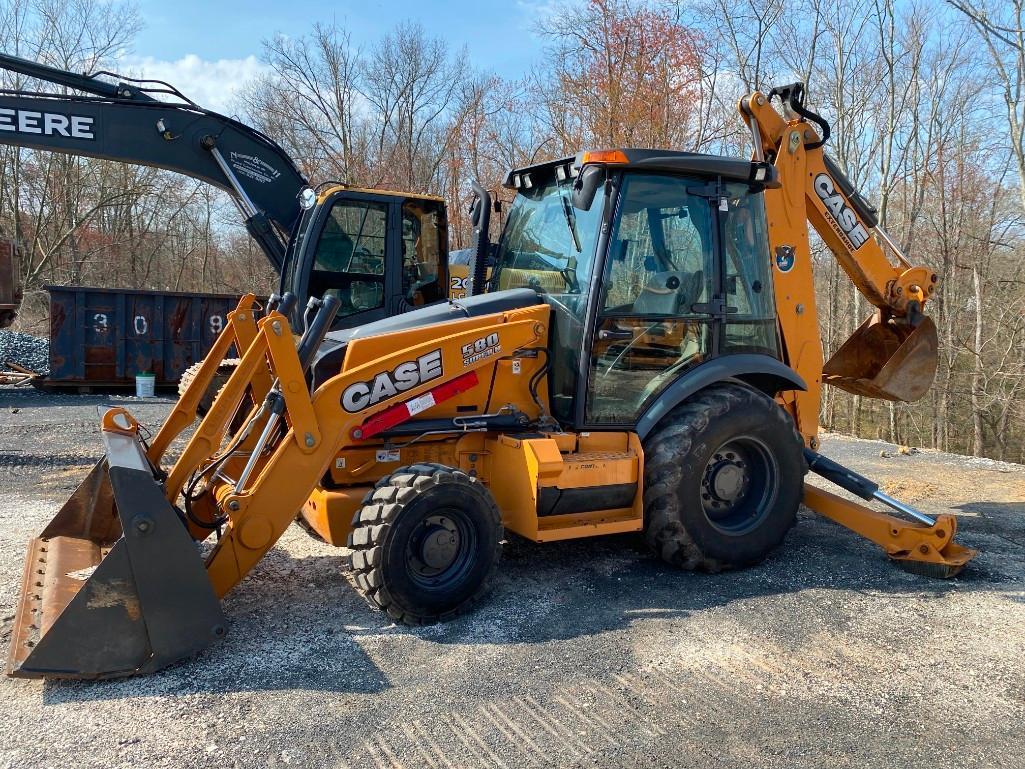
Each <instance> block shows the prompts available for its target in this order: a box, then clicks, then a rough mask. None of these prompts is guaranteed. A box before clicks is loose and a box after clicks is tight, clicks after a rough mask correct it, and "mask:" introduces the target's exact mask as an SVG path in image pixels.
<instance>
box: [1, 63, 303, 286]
mask: <svg viewBox="0 0 1025 769" xmlns="http://www.w3.org/2000/svg"><path fill="white" fill-rule="evenodd" d="M0 68H3V69H6V70H8V71H11V72H16V73H18V74H21V75H24V76H26V78H31V79H34V80H41V81H45V82H49V83H53V84H54V85H58V86H60V87H61V88H62V89H63V90H64V92H63V93H44V92H40V91H33V90H30V87H28V86H26V87H21V88H17V89H4V90H0V144H9V145H13V146H19V147H27V148H31V149H41V150H50V151H53V152H62V153H66V154H71V155H85V156H88V157H95V158H102V159H104V160H116V161H119V162H124V163H134V164H138V165H145V166H152V167H155V168H162V169H165V170H168V171H176V172H178V173H181V174H185V175H186V176H190V177H192V178H194V179H199V180H201V181H204V182H207V183H208V184H212V185H214V186H215V187H218V188H220V189H222V190H225V191H226V192H228V193H229V194H230V195H231V196H232V197H233V198H234V200H235V202H236V203H237V204H238V206H239V208H240V209H241V211H242V213H243V216H244V218H245V222H246V227H247V229H248V230H249V232H250V234H251V235H252V236H253V237H254V238H255V239H256V241H257V242H258V243H259V244H260V246H261V248H262V249H263V250H264V252H265V253H266V255H267V258H268V259H269V260H270V262H271V264H272V265H273V266H274V268H275V270H277V271H278V272H280V271H281V269H282V266H283V264H284V259H285V251H286V248H287V243H288V239H289V235H290V234H291V233H292V231H293V230H294V228H295V226H296V224H297V222H298V220H299V217H300V214H301V213H302V210H301V208H300V205H299V194H300V193H301V192H302V190H303V189H304V188H306V186H307V182H306V180H305V179H304V178H303V176H302V174H301V173H300V172H299V170H298V169H297V168H296V166H295V164H294V163H293V162H292V159H291V158H290V157H289V156H288V154H287V153H286V152H285V151H284V150H283V149H282V148H281V147H280V146H278V145H277V144H276V143H275V142H274V141H272V140H271V139H269V138H268V137H266V136H265V135H263V134H262V133H260V132H259V131H257V130H256V129H254V128H252V127H250V126H247V125H245V124H244V123H241V122H239V121H238V120H235V119H233V118H229V117H225V116H224V115H220V114H218V113H216V112H212V111H211V110H207V109H204V108H202V107H200V106H199V105H197V104H195V103H194V102H191V101H189V100H188V99H186V98H185V97H184V96H182V95H181V94H180V93H179V92H178V91H176V90H175V89H174V88H172V87H170V86H167V85H166V84H154V82H153V81H145V83H144V84H133V83H127V82H123V81H122V82H119V83H117V84H115V83H111V82H109V81H107V80H104V79H101V77H100V74H104V73H99V74H96V75H79V74H75V73H73V72H66V71H64V70H59V69H55V68H53V67H48V66H46V65H43V64H38V63H36V62H32V61H27V60H25V59H20V58H18V57H15V56H9V55H6V54H0ZM154 85H156V87H154ZM67 89H74V90H75V91H79V92H84V94H86V95H82V94H72V93H69V92H68V90H67ZM155 94H161V95H164V96H165V97H170V98H172V99H173V100H174V101H163V100H159V99H157V98H155Z"/></svg>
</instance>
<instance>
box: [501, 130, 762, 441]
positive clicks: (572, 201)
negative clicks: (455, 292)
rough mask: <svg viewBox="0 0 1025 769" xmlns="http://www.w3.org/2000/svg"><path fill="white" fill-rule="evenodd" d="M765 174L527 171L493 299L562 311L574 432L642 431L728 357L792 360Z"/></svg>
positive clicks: (558, 403)
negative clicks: (698, 373)
mask: <svg viewBox="0 0 1025 769" xmlns="http://www.w3.org/2000/svg"><path fill="white" fill-rule="evenodd" d="M774 184H776V182H775V176H774V169H773V168H772V166H771V165H768V164H765V163H752V162H750V161H748V160H741V159H733V158H721V157H715V156H709V155H700V154H694V153H687V152H670V151H664V150H638V149H627V150H612V151H603V152H583V153H580V154H578V155H577V156H575V157H568V158H563V159H560V160H556V161H552V162H548V163H543V164H539V165H534V166H530V167H528V168H522V169H517V170H514V171H512V172H510V173H509V175H508V176H507V178H506V181H505V186H506V187H507V188H510V189H514V190H515V191H516V198H515V200H514V201H513V204H512V206H511V208H510V210H509V214H508V218H507V220H506V224H505V227H504V229H503V231H502V236H501V239H500V240H499V243H498V247H497V256H496V263H497V264H496V269H495V273H494V275H493V277H492V281H491V288H492V290H500V291H501V290H505V289H512V288H522V287H529V288H533V289H534V290H535V291H537V292H538V293H539V294H541V295H542V297H543V298H544V299H545V301H546V302H547V303H548V304H549V305H550V306H551V308H552V316H553V319H552V328H551V330H550V335H551V340H550V341H551V348H552V354H551V370H550V378H549V386H550V402H551V406H552V410H553V412H554V416H555V417H556V418H557V419H558V420H559V421H560V422H561V423H562V424H564V425H567V426H574V427H577V428H582V427H599V428H600V427H602V426H609V427H620V428H621V427H622V426H624V425H631V424H636V423H637V421H638V420H639V419H640V417H641V416H642V415H643V414H644V412H645V410H646V409H647V408H649V406H650V405H651V404H652V403H653V401H654V400H655V398H657V396H658V395H659V394H661V393H662V392H663V391H664V390H665V389H666V387H668V386H669V385H670V384H672V383H673V382H675V381H677V380H678V379H679V378H680V377H681V376H683V375H684V374H686V373H688V372H690V371H691V370H692V369H695V368H696V367H698V366H700V365H701V364H703V363H705V362H707V361H710V360H712V359H715V358H719V357H721V356H724V355H729V354H734V353H755V354H759V355H765V356H769V357H771V358H773V359H776V360H778V359H779V357H780V352H779V350H780V345H779V340H778V333H777V324H776V315H775V308H774V304H773V293H772V276H771V272H770V265H771V259H770V254H769V240H768V228H767V225H766V219H765V209H764V206H763V201H762V194H761V192H762V190H763V189H764V188H765V187H766V186H770V185H774Z"/></svg>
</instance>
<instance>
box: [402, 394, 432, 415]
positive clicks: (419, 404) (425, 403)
mask: <svg viewBox="0 0 1025 769" xmlns="http://www.w3.org/2000/svg"><path fill="white" fill-rule="evenodd" d="M434 404H435V400H434V393H424V394H423V395H421V396H420V397H419V398H413V399H412V400H410V401H406V410H407V411H409V415H410V416H411V417H415V416H416V415H417V414H419V413H420V412H421V411H427V409H429V408H430V407H431V406H433V405H434Z"/></svg>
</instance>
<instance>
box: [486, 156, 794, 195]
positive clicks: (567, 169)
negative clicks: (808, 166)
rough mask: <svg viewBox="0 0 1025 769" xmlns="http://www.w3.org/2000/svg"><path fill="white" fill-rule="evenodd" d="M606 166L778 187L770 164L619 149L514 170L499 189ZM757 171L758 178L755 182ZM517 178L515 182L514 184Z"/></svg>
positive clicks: (774, 171) (569, 175) (731, 158)
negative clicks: (597, 166)
mask: <svg viewBox="0 0 1025 769" xmlns="http://www.w3.org/2000/svg"><path fill="white" fill-rule="evenodd" d="M592 163H594V164H601V165H608V166H612V167H615V168H619V169H624V170H631V171H632V170H643V171H661V172H664V173H673V174H696V175H699V176H721V177H722V178H723V179H726V180H729V181H739V182H745V183H749V184H757V185H759V186H765V187H775V186H778V181H777V179H776V169H775V168H774V167H773V166H772V165H771V164H770V163H758V162H755V161H752V160H748V159H745V158H734V157H724V156H722V155H705V154H703V153H700V152H681V151H677V150H660V149H638V148H621V149H615V150H600V151H597V152H591V151H581V152H578V153H577V154H576V155H573V156H570V157H564V158H559V159H558V160H549V161H546V162H544V163H536V164H534V165H530V166H525V167H523V168H516V169H513V170H512V171H510V172H509V173H508V174H507V175H506V177H505V182H504V183H503V186H504V187H506V188H508V189H513V190H517V189H520V188H521V187H525V186H530V185H527V184H524V179H526V178H528V177H529V176H530V175H532V174H537V175H538V176H548V175H549V174H550V173H556V174H559V178H560V179H564V178H571V177H575V176H577V175H578V174H579V173H580V169H581V168H583V166H585V165H590V164H592ZM759 170H761V178H759V173H758V172H759ZM517 178H518V179H519V182H518V183H517Z"/></svg>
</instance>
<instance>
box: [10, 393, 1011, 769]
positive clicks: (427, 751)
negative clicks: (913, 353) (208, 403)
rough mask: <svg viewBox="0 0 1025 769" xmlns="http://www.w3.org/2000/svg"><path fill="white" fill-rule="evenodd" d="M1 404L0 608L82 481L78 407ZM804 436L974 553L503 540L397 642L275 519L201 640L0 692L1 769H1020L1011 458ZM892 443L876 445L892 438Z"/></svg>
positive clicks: (84, 405) (151, 412) (335, 573)
mask: <svg viewBox="0 0 1025 769" xmlns="http://www.w3.org/2000/svg"><path fill="white" fill-rule="evenodd" d="M110 402H116V403H125V404H128V405H129V408H130V409H132V410H133V412H135V413H136V414H137V415H138V416H139V417H140V419H141V421H143V422H144V423H148V424H152V425H156V423H157V422H158V421H159V419H160V418H161V416H162V415H163V414H165V413H166V411H167V408H168V403H169V401H166V400H162V399H154V400H149V401H145V402H143V401H138V400H135V399H132V398H121V397H118V398H113V399H111V398H103V397H99V396H72V395H48V394H42V393H35V392H25V391H13V390H10V389H2V390H0V425H2V431H3V436H4V439H3V444H2V446H0V495H2V496H3V497H4V498H5V500H6V504H5V505H4V506H3V507H2V508H0V615H2V618H3V624H2V635H3V641H2V644H0V645H2V646H4V647H6V644H7V639H8V638H9V635H10V629H11V623H12V620H13V614H14V606H15V601H16V597H17V593H18V589H19V581H20V579H21V569H22V559H23V553H24V545H25V542H26V540H28V539H29V538H30V537H31V536H32V535H33V534H34V533H35V532H37V531H38V530H39V529H40V527H41V526H42V525H43V524H44V523H45V522H47V521H48V520H49V519H50V518H51V517H52V515H53V514H54V512H55V511H56V509H57V506H58V505H59V504H60V503H61V502H62V501H63V500H64V499H65V498H66V497H67V496H68V494H69V493H70V492H71V491H72V489H73V488H74V486H75V485H76V483H77V482H78V480H79V479H80V478H81V477H82V476H84V475H85V473H86V471H87V469H88V468H89V466H90V465H91V463H92V461H93V460H94V459H95V457H96V450H97V446H98V444H99V439H98V435H97V428H96V425H97V418H96V409H97V407H99V406H100V405H101V404H102V403H110ZM884 447H885V445H884V444H880V443H877V442H872V441H860V440H855V439H850V438H843V437H839V436H827V438H826V440H825V441H824V451H825V453H827V454H828V455H829V456H832V457H834V458H835V459H837V460H839V461H841V462H845V463H848V464H850V465H851V466H852V467H854V468H855V469H858V470H860V471H861V472H863V473H865V474H866V475H869V476H872V477H875V478H877V479H879V480H881V481H883V482H885V487H886V488H887V489H888V490H889V491H890V492H891V493H895V494H899V495H900V496H901V497H902V498H903V499H905V500H908V501H911V502H913V503H915V504H917V505H918V506H919V507H921V508H922V509H924V510H926V511H928V512H931V513H939V512H944V511H946V512H952V513H955V514H957V515H958V516H959V519H960V522H961V532H960V535H959V539H960V541H961V542H962V543H963V544H966V545H969V546H972V547H977V548H979V549H980V550H981V551H982V555H980V556H979V558H978V559H976V561H974V562H973V564H972V565H971V566H970V567H969V569H967V570H966V571H965V572H963V574H962V575H961V576H960V577H959V578H958V579H956V580H952V581H947V582H940V581H930V580H927V579H924V578H921V577H916V576H912V575H910V574H907V573H905V572H903V571H900V570H899V569H897V568H895V567H894V566H893V565H892V564H890V563H888V562H887V561H886V560H885V559H884V558H883V557H882V555H881V554H880V552H879V551H878V550H877V549H876V548H874V547H873V546H871V545H870V544H868V543H866V542H864V541H860V540H858V539H857V538H856V537H854V536H853V535H850V534H848V533H846V532H845V531H844V530H842V529H840V528H839V527H837V526H835V525H833V524H831V523H829V522H827V521H824V520H822V519H819V518H817V517H815V516H813V515H812V514H810V513H807V512H805V513H804V514H802V517H801V520H800V521H799V524H798V526H797V527H796V528H795V529H794V531H793V532H792V533H791V535H790V536H789V537H788V539H787V541H786V542H785V544H784V545H783V547H782V548H781V549H780V550H779V551H777V552H776V553H775V554H774V555H773V556H772V557H771V558H770V559H769V560H768V561H766V562H765V563H764V564H762V565H761V566H759V567H757V568H753V569H748V570H745V571H742V572H737V573H728V574H720V575H715V576H710V575H702V574H687V573H680V572H677V571H673V570H671V569H668V568H666V567H664V566H662V565H661V564H660V563H659V562H658V561H656V560H654V559H653V558H651V557H649V556H648V555H647V554H645V553H644V552H643V550H642V549H640V548H639V547H638V546H637V541H636V538H634V537H630V536H623V537H608V538H600V539H592V540H584V541H577V542H569V543H563V544H552V545H545V546H540V545H531V544H528V543H525V542H521V541H518V540H513V541H511V542H510V543H509V544H508V546H507V547H506V552H505V555H504V558H503V565H502V569H501V577H500V579H499V580H498V582H497V585H496V588H495V591H494V593H493V595H492V596H491V597H490V599H489V600H487V601H486V602H485V603H484V604H483V606H481V608H480V609H479V610H478V611H477V612H476V613H474V614H473V615H471V616H468V617H464V618H462V619H460V620H458V621H456V622H453V623H450V624H446V625H441V626H434V627H428V628H418V629H410V628H406V627H396V626H395V625H393V624H391V623H390V622H389V621H388V620H387V618H386V617H385V616H384V615H382V614H379V613H375V612H373V611H371V610H370V609H369V608H368V607H367V606H366V605H365V604H364V603H363V602H362V601H361V600H360V599H359V598H358V597H357V596H356V595H355V594H354V593H353V592H352V591H351V590H350V589H349V588H348V586H347V585H346V582H345V580H344V579H343V577H342V575H341V572H342V568H343V567H342V557H341V551H339V550H335V549H333V548H331V547H329V546H327V545H324V544H321V543H319V542H316V541H314V540H313V539H311V538H309V537H308V536H307V535H306V534H305V533H304V532H303V531H301V530H300V529H299V528H298V527H292V528H291V529H290V530H289V531H288V532H287V533H286V534H285V536H284V537H283V538H282V540H281V542H280V543H279V545H278V546H277V547H276V548H274V550H273V551H272V552H271V553H270V555H269V556H268V557H267V558H265V559H264V560H263V561H262V562H261V563H260V564H259V565H258V567H257V568H256V569H255V571H254V573H253V574H251V575H250V576H249V577H248V578H247V579H246V580H245V581H244V582H243V584H242V585H241V586H240V587H238V588H236V590H235V591H234V592H232V593H231V594H230V595H229V596H228V598H227V599H226V600H225V602H224V605H225V610H226V613H227V616H228V619H229V623H230V632H229V635H228V637H227V639H226V640H225V641H224V642H223V643H222V644H220V645H219V646H216V647H213V648H211V649H209V650H207V651H206V652H204V653H203V654H201V655H200V656H199V657H197V658H196V659H194V660H191V661H189V662H185V663H182V664H178V665H176V666H173V667H172V668H170V669H168V670H165V671H163V672H161V673H159V674H157V675H154V676H151V677H148V678H140V679H130V680H122V681H114V682H106V683H83V682H70V683H68V682H65V683H60V682H54V683H43V682H39V681H22V680H14V679H9V678H6V677H4V678H3V679H2V680H0V699H2V701H3V702H4V703H5V705H4V707H3V708H0V734H3V735H4V738H3V740H0V767H19V769H20V768H21V767H44V766H53V767H59V766H74V767H92V766H96V767H105V769H109V768H110V767H118V766H136V765H138V766H146V767H176V768H181V767H200V766H209V765H212V764H215V763H216V764H218V765H220V766H226V767H270V766H286V765H288V766H302V767H314V766H317V767H319V766H330V767H439V768H447V769H451V768H452V767H476V766H489V767H492V766H493V767H504V768H506V769H514V768H515V769H519V768H520V767H549V766H553V767H554V766H558V767H577V766H613V767H618V766H622V767H635V766H644V767H647V766H688V767H741V766H744V767H747V766H750V767H759V768H763V767H831V768H832V767H918V766H921V767H930V768H932V767H965V766H970V767H984V766H985V767H988V766H992V767H998V766H999V767H1017V766H1025V731H1023V728H1022V721H1023V718H1025V669H1023V666H1022V660H1023V659H1025V501H1023V500H1025V467H1021V466H1017V465H1008V464H1003V463H997V462H991V461H988V460H973V459H968V458H965V457H958V456H952V455H945V454H938V453H933V452H923V453H920V454H917V455H913V456H898V457H893V458H889V459H884V458H881V457H880V456H879V452H880V449H882V448H884ZM891 448H892V447H891Z"/></svg>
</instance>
